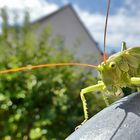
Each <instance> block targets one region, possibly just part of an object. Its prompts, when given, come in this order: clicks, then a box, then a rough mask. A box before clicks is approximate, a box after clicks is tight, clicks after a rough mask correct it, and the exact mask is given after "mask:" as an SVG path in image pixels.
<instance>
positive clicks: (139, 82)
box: [130, 77, 140, 86]
mask: <svg viewBox="0 0 140 140" xmlns="http://www.w3.org/2000/svg"><path fill="white" fill-rule="evenodd" d="M130 83H131V84H133V85H136V86H140V77H131V79H130Z"/></svg>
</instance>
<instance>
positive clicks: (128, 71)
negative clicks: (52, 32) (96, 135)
mask: <svg viewBox="0 0 140 140" xmlns="http://www.w3.org/2000/svg"><path fill="white" fill-rule="evenodd" d="M109 7H110V0H109V1H108V8H107V16H106V23H105V32H104V62H102V63H101V64H100V65H98V66H95V65H92V64H81V63H57V64H41V65H36V66H25V67H21V68H15V69H8V70H1V71H0V74H2V73H7V72H17V71H22V70H27V69H35V68H41V67H52V66H84V67H92V68H95V69H96V70H98V71H99V72H100V75H101V81H99V82H98V84H96V85H93V86H89V87H87V88H84V89H82V90H81V92H80V96H81V100H82V104H83V111H84V117H85V119H84V121H83V122H82V123H81V124H83V123H85V122H86V121H87V119H88V112H87V105H86V100H85V96H84V95H85V94H86V93H88V92H95V91H104V92H109V93H110V94H116V95H117V93H120V92H121V89H122V88H123V87H126V86H133V85H136V86H138V85H140V62H139V60H140V47H133V48H130V49H127V48H126V44H125V42H123V43H122V48H121V51H120V52H118V53H116V54H114V55H112V56H110V57H109V58H108V59H106V50H105V49H106V29H107V21H108V13H109ZM103 94H104V93H103ZM104 99H105V102H106V104H108V102H107V100H106V98H104Z"/></svg>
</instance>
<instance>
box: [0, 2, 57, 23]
mask: <svg viewBox="0 0 140 140" xmlns="http://www.w3.org/2000/svg"><path fill="white" fill-rule="evenodd" d="M3 7H6V8H7V9H8V12H9V16H10V21H12V19H13V14H12V13H13V12H17V13H18V14H19V17H20V21H21V18H22V17H23V13H24V11H25V10H28V11H29V13H30V17H31V20H35V19H37V18H39V17H41V16H44V15H47V14H49V13H52V12H53V11H55V10H57V9H58V8H59V7H58V5H56V4H54V3H49V2H47V1H45V0H0V8H3Z"/></svg>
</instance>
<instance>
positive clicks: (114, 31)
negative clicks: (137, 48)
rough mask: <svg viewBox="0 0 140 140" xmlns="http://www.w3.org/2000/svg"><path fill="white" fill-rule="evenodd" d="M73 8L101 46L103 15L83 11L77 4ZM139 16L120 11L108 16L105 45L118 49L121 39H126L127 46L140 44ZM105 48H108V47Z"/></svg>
mask: <svg viewBox="0 0 140 140" xmlns="http://www.w3.org/2000/svg"><path fill="white" fill-rule="evenodd" d="M131 4H132V3H131ZM75 9H76V11H77V12H78V14H79V16H80V17H81V19H82V21H83V22H84V23H85V25H86V27H87V28H88V30H89V31H90V32H91V34H92V35H93V37H94V38H95V40H97V41H98V42H99V44H100V46H101V47H102V48H103V36H104V23H105V16H104V15H101V14H99V13H95V14H94V13H89V12H87V11H83V10H81V9H80V8H79V7H77V6H75ZM119 10H120V9H119ZM121 10H122V9H121ZM139 16H140V15H139V14H138V15H137V14H136V15H133V16H130V15H128V14H122V12H120V11H118V12H117V13H116V14H115V15H110V16H109V21H108V31H107V46H110V47H111V48H110V49H111V50H113V49H114V50H118V49H120V47H121V42H122V41H126V42H127V44H128V46H129V47H132V46H134V45H140V28H139V23H140V19H139ZM107 49H108V50H109V48H107Z"/></svg>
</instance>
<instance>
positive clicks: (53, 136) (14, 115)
mask: <svg viewBox="0 0 140 140" xmlns="http://www.w3.org/2000/svg"><path fill="white" fill-rule="evenodd" d="M1 17H2V19H3V23H2V34H1V35H0V69H1V70H2V69H9V68H17V67H21V66H26V65H37V64H43V63H56V62H74V61H76V60H75V59H74V56H73V55H72V54H71V53H70V52H69V51H68V50H66V49H64V47H63V48H62V47H61V46H62V45H63V42H62V40H61V39H60V38H57V37H55V38H52V37H51V29H49V28H47V29H46V30H45V31H44V32H43V33H42V35H41V36H39V37H36V36H35V35H34V32H33V31H34V30H33V29H31V28H34V27H31V26H30V24H29V15H28V13H26V15H25V20H24V24H23V25H22V26H18V25H17V24H16V26H12V27H10V26H9V24H8V15H7V13H6V10H4V9H2V10H1ZM60 48H61V49H60ZM95 83H96V78H94V77H93V75H92V70H91V69H88V68H87V69H83V70H81V68H78V67H77V68H76V67H68V66H66V67H49V68H40V69H32V70H26V71H22V72H16V73H7V74H1V75H0V139H12V140H16V139H17V140H18V139H24V140H26V139H41V140H62V139H64V138H66V137H67V136H68V135H69V134H70V133H71V132H72V131H73V130H74V128H75V127H76V126H77V125H79V124H80V122H82V120H83V119H84V118H83V109H82V103H81V100H80V96H79V93H80V89H82V88H85V87H87V86H89V85H93V84H95ZM88 105H89V106H90V107H89V108H91V109H90V110H89V112H90V115H94V114H95V113H97V112H98V111H100V110H101V109H103V108H104V107H105V104H104V101H103V99H102V97H101V95H100V94H96V95H92V94H91V95H90V96H89V98H88Z"/></svg>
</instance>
